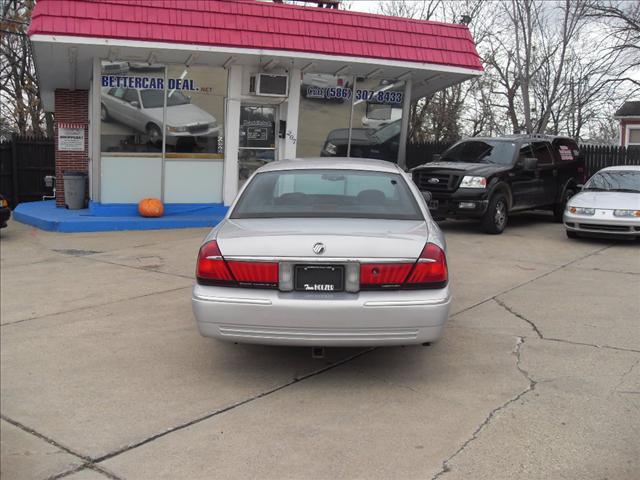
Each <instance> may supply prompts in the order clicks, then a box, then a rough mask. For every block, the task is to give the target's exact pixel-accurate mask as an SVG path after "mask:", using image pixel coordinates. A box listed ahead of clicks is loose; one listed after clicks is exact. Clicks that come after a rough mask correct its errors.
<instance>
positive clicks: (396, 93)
mask: <svg viewBox="0 0 640 480" xmlns="http://www.w3.org/2000/svg"><path fill="white" fill-rule="evenodd" d="M403 100H404V82H394V81H393V80H379V79H363V78H361V79H359V81H358V82H356V89H355V94H354V102H353V116H352V119H351V136H352V138H354V139H355V138H358V139H362V140H360V141H359V142H355V141H354V142H352V144H351V152H350V154H351V156H352V157H367V158H376V159H381V160H387V161H390V162H397V160H398V148H399V145H400V129H401V122H402V102H403Z"/></svg>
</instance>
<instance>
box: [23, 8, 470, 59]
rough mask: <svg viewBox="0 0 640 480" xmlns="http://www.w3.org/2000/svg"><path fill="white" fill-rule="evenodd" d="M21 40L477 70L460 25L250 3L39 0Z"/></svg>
mask: <svg viewBox="0 0 640 480" xmlns="http://www.w3.org/2000/svg"><path fill="white" fill-rule="evenodd" d="M29 35H31V36H33V35H63V36H75V37H91V38H102V39H104V38H113V39H122V40H135V41H150V42H169V43H180V44H195V45H208V46H216V47H233V48H242V49H247V50H248V51H250V50H279V51H289V52H305V53H316V54H323V55H336V56H346V57H360V58H372V59H377V60H396V61H403V62H415V63H428V64H437V65H443V66H452V67H460V68H465V69H471V70H476V71H481V70H482V66H481V64H480V59H479V57H478V53H477V52H476V49H475V45H474V42H473V39H472V37H471V34H470V33H469V30H468V28H467V27H466V26H464V25H457V24H446V23H439V22H427V21H419V20H410V19H405V18H396V17H386V16H381V15H372V14H367V13H359V12H350V11H343V10H333V9H320V8H316V7H300V6H294V5H281V4H274V3H264V2H257V1H251V0H236V1H228V0H215V1H212V0H161V1H160V0H155V1H154V0H102V1H96V0H39V1H38V3H37V4H36V7H35V10H34V12H33V17H32V22H31V26H30V28H29Z"/></svg>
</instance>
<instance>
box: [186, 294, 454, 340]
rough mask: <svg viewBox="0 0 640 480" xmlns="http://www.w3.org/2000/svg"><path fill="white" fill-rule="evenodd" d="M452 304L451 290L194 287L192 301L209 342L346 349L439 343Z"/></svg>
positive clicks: (201, 329)
mask: <svg viewBox="0 0 640 480" xmlns="http://www.w3.org/2000/svg"><path fill="white" fill-rule="evenodd" d="M450 304H451V295H450V291H449V287H445V288H443V289H438V290H406V291H390V292H360V293H335V294H332V293H304V292H279V291H277V290H258V289H245V288H224V287H210V286H202V285H195V287H194V288H193V299H192V306H193V312H194V315H195V318H196V321H197V324H198V329H199V330H200V333H201V334H202V335H204V336H206V337H213V338H218V339H220V340H226V341H233V342H244V343H261V344H274V345H307V346H345V347H346V346H382V345H410V344H419V343H424V342H431V341H434V340H437V339H438V338H440V336H441V335H442V330H443V327H444V323H445V321H446V320H447V317H448V316H449V306H450Z"/></svg>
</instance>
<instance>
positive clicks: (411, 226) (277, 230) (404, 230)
mask: <svg viewBox="0 0 640 480" xmlns="http://www.w3.org/2000/svg"><path fill="white" fill-rule="evenodd" d="M427 237H428V229H427V225H426V222H425V221H424V220H380V219H361V218H344V219H335V218H314V219H311V218H274V219H231V220H226V221H225V223H224V225H222V227H221V228H220V229H219V230H218V232H217V235H216V240H217V242H218V244H219V246H220V250H221V252H222V255H223V256H224V257H229V256H233V257H273V258H282V259H286V258H296V257H298V258H299V257H311V258H316V257H317V258H318V260H322V259H323V258H337V259H338V258H344V259H349V258H350V259H361V258H381V259H384V258H411V259H416V258H418V256H419V255H420V252H421V251H422V249H423V248H424V246H425V243H426V241H427ZM317 243H322V244H323V245H324V251H323V252H322V253H320V254H317V253H314V245H316V244H317Z"/></svg>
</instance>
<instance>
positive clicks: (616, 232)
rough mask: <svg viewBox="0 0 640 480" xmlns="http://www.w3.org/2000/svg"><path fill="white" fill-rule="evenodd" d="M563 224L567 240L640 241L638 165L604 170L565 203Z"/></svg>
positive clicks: (639, 176)
mask: <svg viewBox="0 0 640 480" xmlns="http://www.w3.org/2000/svg"><path fill="white" fill-rule="evenodd" d="M564 225H565V228H566V229H567V236H568V237H569V238H576V237H578V236H580V235H588V236H625V237H631V238H633V237H635V238H640V166H631V165H625V166H618V167H607V168H603V169H602V170H600V171H599V172H597V173H596V174H595V175H594V176H593V177H591V178H590V179H589V181H588V182H587V183H586V184H585V186H584V188H583V189H582V191H581V192H580V193H578V194H577V195H574V196H573V197H571V198H570V199H569V201H568V202H567V207H566V210H565V212H564Z"/></svg>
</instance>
